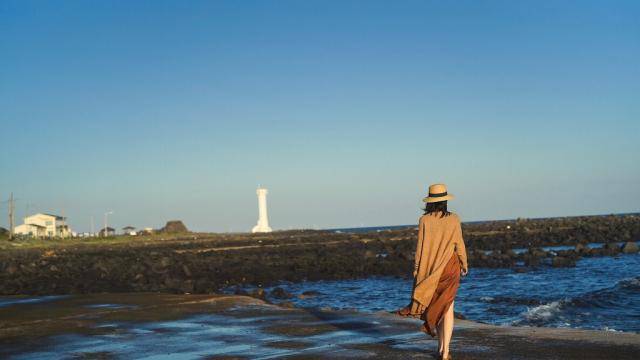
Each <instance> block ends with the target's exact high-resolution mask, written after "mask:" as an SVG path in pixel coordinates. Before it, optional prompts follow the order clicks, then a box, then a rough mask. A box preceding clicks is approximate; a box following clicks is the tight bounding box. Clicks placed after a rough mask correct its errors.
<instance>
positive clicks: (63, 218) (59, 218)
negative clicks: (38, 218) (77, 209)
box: [36, 213, 67, 220]
mask: <svg viewBox="0 0 640 360" xmlns="http://www.w3.org/2000/svg"><path fill="white" fill-rule="evenodd" d="M38 214H40V215H47V216H51V217H54V218H56V220H66V219H67V218H66V217H64V216H60V215H55V214H47V213H38ZM38 214H36V215H38Z"/></svg>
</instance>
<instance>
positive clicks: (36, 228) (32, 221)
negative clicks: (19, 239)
mask: <svg viewBox="0 0 640 360" xmlns="http://www.w3.org/2000/svg"><path fill="white" fill-rule="evenodd" d="M14 232H15V233H16V234H19V235H28V236H33V237H68V236H70V235H71V231H70V230H69V225H67V218H65V217H63V216H59V215H52V214H43V213H38V214H35V215H31V216H27V217H26V218H24V224H22V225H18V226H16V228H15V230H14Z"/></svg>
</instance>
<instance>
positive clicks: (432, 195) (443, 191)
mask: <svg viewBox="0 0 640 360" xmlns="http://www.w3.org/2000/svg"><path fill="white" fill-rule="evenodd" d="M451 199H453V195H451V194H449V193H447V185H445V184H433V185H431V186H429V196H427V197H426V198H424V199H422V201H424V202H426V203H432V202H438V201H447V200H451Z"/></svg>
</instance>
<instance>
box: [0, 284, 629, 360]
mask: <svg viewBox="0 0 640 360" xmlns="http://www.w3.org/2000/svg"><path fill="white" fill-rule="evenodd" d="M11 299H12V300H13V303H11V304H8V303H9V302H10V301H11ZM26 300H27V299H26V298H24V297H11V298H2V301H4V303H3V304H4V305H3V306H2V307H0V322H1V323H2V325H3V326H2V327H0V358H7V357H15V358H93V359H95V358H99V359H111V358H118V359H121V358H122V359H125V358H126V359H138V358H149V357H172V358H173V357H175V358H180V359H202V358H209V359H224V358H227V359H229V358H233V359H245V358H251V359H260V358H287V359H294V358H297V359H310V358H313V359H325V358H375V359H382V358H384V359H407V358H418V359H435V358H436V355H437V354H436V348H437V340H436V339H433V338H431V337H429V336H427V335H425V334H424V333H422V332H420V331H418V329H419V327H420V321H419V320H415V319H407V318H401V317H398V316H395V315H392V314H389V313H374V314H360V313H355V312H349V311H323V310H319V309H292V308H284V307H279V306H274V305H269V304H266V303H264V302H262V301H260V300H256V299H253V298H250V297H246V296H234V295H231V296H223V295H171V294H140V293H138V294H102V295H80V296H64V297H48V298H45V299H41V301H40V302H32V303H27V302H25V301H26ZM639 351H640V334H633V333H611V332H602V331H588V330H573V329H549V328H527V327H521V328H516V327H509V326H491V325H485V324H480V323H475V322H471V321H467V320H461V319H456V329H455V332H454V338H453V343H452V345H451V354H452V355H453V356H454V358H456V359H469V360H476V359H514V358H517V359H522V360H528V359H547V358H549V359H550V358H558V359H560V358H561V359H609V358H611V359H635V356H636V354H637V353H638V352H639Z"/></svg>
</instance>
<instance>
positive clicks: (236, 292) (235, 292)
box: [233, 287, 250, 296]
mask: <svg viewBox="0 0 640 360" xmlns="http://www.w3.org/2000/svg"><path fill="white" fill-rule="evenodd" d="M233 293H234V294H236V295H245V296H249V295H250V294H249V293H248V292H247V290H245V289H243V288H241V287H237V288H236V290H235V291H234V292H233Z"/></svg>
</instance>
